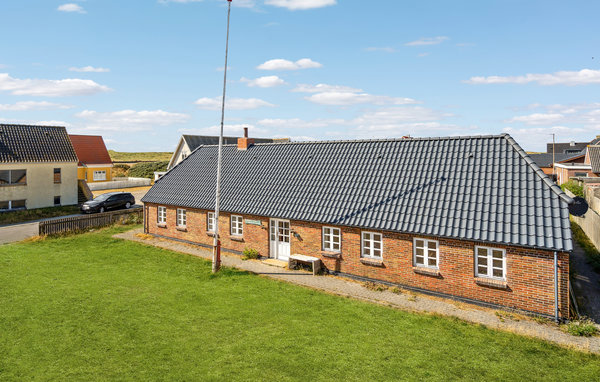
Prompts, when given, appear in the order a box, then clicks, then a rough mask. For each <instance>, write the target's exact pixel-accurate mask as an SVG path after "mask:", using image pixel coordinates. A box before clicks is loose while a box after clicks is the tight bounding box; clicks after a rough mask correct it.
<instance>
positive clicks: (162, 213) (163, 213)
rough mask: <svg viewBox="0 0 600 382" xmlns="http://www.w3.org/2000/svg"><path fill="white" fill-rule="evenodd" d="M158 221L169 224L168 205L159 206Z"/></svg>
mask: <svg viewBox="0 0 600 382" xmlns="http://www.w3.org/2000/svg"><path fill="white" fill-rule="evenodd" d="M156 221H157V222H158V224H167V207H163V206H158V210H157V218H156Z"/></svg>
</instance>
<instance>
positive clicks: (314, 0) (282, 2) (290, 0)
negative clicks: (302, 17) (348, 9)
mask: <svg viewBox="0 0 600 382" xmlns="http://www.w3.org/2000/svg"><path fill="white" fill-rule="evenodd" d="M265 4H267V5H272V6H275V7H280V8H287V9H289V10H291V11H296V10H304V9H313V8H322V7H327V6H329V5H335V4H337V1H336V0H265Z"/></svg>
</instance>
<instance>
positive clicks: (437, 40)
mask: <svg viewBox="0 0 600 382" xmlns="http://www.w3.org/2000/svg"><path fill="white" fill-rule="evenodd" d="M446 40H449V38H448V37H446V36H437V37H421V38H420V39H418V40H415V41H411V42H407V43H406V44H404V45H406V46H422V45H437V44H441V43H443V42H444V41H446Z"/></svg>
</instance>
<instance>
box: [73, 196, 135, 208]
mask: <svg viewBox="0 0 600 382" xmlns="http://www.w3.org/2000/svg"><path fill="white" fill-rule="evenodd" d="M134 204H135V198H134V197H133V195H131V194H130V193H129V192H109V193H106V194H102V195H100V196H97V197H96V198H94V199H92V200H88V201H87V202H85V203H83V204H82V205H81V212H85V213H92V212H104V211H108V210H116V209H117V208H129V207H131V206H133V205H134Z"/></svg>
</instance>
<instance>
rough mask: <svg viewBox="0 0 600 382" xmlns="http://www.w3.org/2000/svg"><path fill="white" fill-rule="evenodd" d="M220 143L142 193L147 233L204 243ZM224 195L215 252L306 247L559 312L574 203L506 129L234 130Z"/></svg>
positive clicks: (516, 305) (379, 276) (417, 283)
mask: <svg viewBox="0 0 600 382" xmlns="http://www.w3.org/2000/svg"><path fill="white" fill-rule="evenodd" d="M217 149H218V147H217V146H215V145H204V146H201V147H199V148H198V149H197V150H195V151H194V152H193V153H192V154H191V155H189V157H188V158H187V159H186V160H184V161H183V162H181V163H180V164H179V165H177V166H176V167H174V168H173V169H172V170H171V171H169V172H168V173H167V174H166V175H165V176H164V177H162V178H161V179H159V180H158V181H157V182H156V183H155V184H154V186H153V187H152V188H151V189H150V190H149V191H148V193H147V194H146V195H145V196H144V197H143V198H142V201H143V203H144V217H145V219H144V230H145V232H146V233H148V234H151V235H154V236H157V237H166V238H172V239H175V240H178V241H182V242H187V243H192V244H195V245H199V246H204V247H208V248H210V247H211V245H212V243H213V238H214V236H215V234H216V233H215V220H214V219H215V216H214V208H215V182H214V181H207V179H215V177H216V175H215V174H216V167H217ZM221 195H222V199H221V211H222V213H221V215H220V217H219V232H218V235H219V238H220V241H221V243H222V248H223V250H224V251H230V252H233V253H241V252H242V251H243V250H244V249H245V248H252V249H255V250H257V251H258V252H259V253H260V254H261V255H262V256H264V257H271V258H275V259H280V260H286V259H288V258H289V257H290V255H292V254H301V255H308V256H313V257H318V258H319V259H321V261H322V262H323V264H324V265H325V267H326V269H327V270H328V271H329V272H331V273H334V274H339V275H342V276H347V277H352V278H355V279H359V280H368V281H383V282H388V283H392V284H396V285H400V286H402V287H405V288H409V289H413V290H419V291H422V292H424V293H431V294H435V295H437V296H449V297H452V298H454V299H459V300H462V301H468V302H474V303H477V304H482V305H486V306H493V307H509V308H513V309H517V310H522V311H528V312H534V313H537V314H541V315H546V316H558V317H562V318H567V317H569V252H570V251H571V250H572V249H573V245H572V239H571V229H570V222H569V210H568V206H569V204H570V203H572V202H573V200H572V199H571V198H570V197H568V196H567V195H566V194H565V193H564V192H563V191H562V190H561V189H560V187H558V186H557V185H556V184H554V183H553V182H552V181H551V180H550V178H548V176H547V175H546V174H544V172H543V171H542V170H541V169H540V168H539V166H537V165H536V164H535V163H534V162H533V160H532V159H531V158H530V157H529V156H528V155H527V154H526V153H525V152H524V151H523V149H521V147H520V146H519V145H518V144H517V143H516V142H515V141H514V139H513V138H511V137H510V136H509V135H500V136H471V137H446V138H413V139H384V140H356V141H322V142H290V143H264V144H253V142H252V139H250V138H240V139H239V140H238V144H237V145H232V144H231V145H225V146H224V148H223V176H222V184H221ZM555 272H556V273H555ZM555 274H557V275H558V276H557V277H555ZM555 293H556V294H555ZM555 296H557V298H555Z"/></svg>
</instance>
